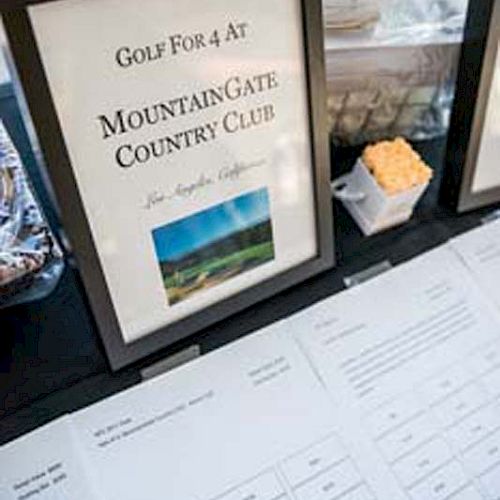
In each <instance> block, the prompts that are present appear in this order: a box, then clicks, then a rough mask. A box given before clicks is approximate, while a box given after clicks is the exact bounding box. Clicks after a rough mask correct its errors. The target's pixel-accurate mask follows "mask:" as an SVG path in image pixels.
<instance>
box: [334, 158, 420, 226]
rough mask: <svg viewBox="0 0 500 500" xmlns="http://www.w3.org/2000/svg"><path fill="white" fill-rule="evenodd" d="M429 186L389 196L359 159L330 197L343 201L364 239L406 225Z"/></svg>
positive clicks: (340, 178) (338, 181)
mask: <svg viewBox="0 0 500 500" xmlns="http://www.w3.org/2000/svg"><path fill="white" fill-rule="evenodd" d="M428 185H429V183H426V184H422V185H421V186H416V187H414V188H413V189H410V190H408V191H404V192H403V193H398V194H395V195H388V194H387V193H386V192H385V191H384V190H383V189H382V188H381V187H380V186H379V184H378V183H377V181H376V180H375V178H374V177H373V175H372V174H371V173H370V171H369V170H368V168H367V167H366V165H365V164H364V162H363V161H362V160H361V159H360V160H358V162H357V163H356V165H355V166H354V169H353V170H352V172H351V173H350V174H347V175H344V176H342V177H339V178H338V179H337V180H336V181H334V182H333V184H332V194H333V195H334V196H335V197H336V198H337V199H339V200H341V201H342V203H343V204H344V206H345V208H346V209H347V211H348V212H349V213H350V214H351V216H352V218H353V219H354V220H355V221H356V223H357V224H358V226H359V227H360V228H361V230H362V231H363V233H364V234H365V235H366V236H370V235H372V234H375V233H378V232H380V231H383V230H385V229H389V228H391V227H394V226H397V225H399V224H403V223H404V222H407V221H408V220H409V219H410V218H411V216H412V215H413V210H414V208H415V205H416V204H417V203H418V201H419V199H420V198H421V197H422V195H423V194H424V192H425V190H426V189H427V187H428Z"/></svg>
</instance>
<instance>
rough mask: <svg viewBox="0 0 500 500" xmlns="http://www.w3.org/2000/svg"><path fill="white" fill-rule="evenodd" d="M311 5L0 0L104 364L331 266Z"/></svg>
mask: <svg viewBox="0 0 500 500" xmlns="http://www.w3.org/2000/svg"><path fill="white" fill-rule="evenodd" d="M320 4H321V2H320V0H314V1H311V0H272V1H270V0H253V1H251V2H248V1H241V0H237V1H235V0H210V1H208V2H202V3H200V2H199V1H198V0H183V1H182V2H180V1H174V0H52V1H31V2H30V1H16V0H13V1H9V0H7V1H5V0H4V1H3V4H2V7H0V8H1V9H2V10H3V16H4V23H5V26H6V30H7V34H8V38H9V42H10V47H11V51H12V54H13V58H14V61H15V62H16V66H17V69H18V73H19V76H20V80H21V82H22V84H23V88H24V91H25V94H26V99H27V101H28V104H29V107H30V111H31V114H32V118H33V121H34V124H35V127H36V129H37V132H38V134H39V138H40V142H41V144H42V148H43V150H44V154H45V156H46V160H47V164H48V169H49V174H50V177H51V179H52V182H53V184H54V187H55V191H56V195H57V198H58V203H59V205H60V209H61V214H62V218H63V222H64V224H65V227H66V230H67V232H68V235H69V237H70V240H71V242H72V244H73V247H74V252H75V254H76V257H77V260H78V263H79V267H80V271H81V274H82V278H83V282H84V284H85V287H86V290H87V293H88V296H89V300H90V303H91V305H92V308H93V311H94V314H95V317H96V320H97V323H98V326H99V329H100V333H101V335H102V338H103V340H104V345H105V348H106V351H107V354H108V357H109V359H110V362H111V365H112V367H113V368H115V369H118V368H120V367H123V366H124V365H126V364H129V363H132V362H134V361H136V360H138V359H140V358H143V357H145V356H147V355H148V354H151V353H153V352H155V351H157V350H159V349H161V348H163V347H166V346H169V345H171V344H173V343H175V342H177V341H179V340H180V339H182V338H185V337H186V336H189V335H191V334H193V333H195V332H196V331H199V330H201V329H203V328H206V327H207V326H209V325H211V324H213V323H215V322H217V321H220V320H221V319H223V318H225V317H227V316H229V315H231V314H233V313H235V312H236V311H239V310H242V309H243V308H246V307H248V306H249V305H251V304H254V303H256V302H258V301H260V300H263V299H265V298H268V297H270V296H271V295H273V294H275V293H277V292H279V291H281V290H284V289H285V288H287V287H290V286H292V285H294V284H296V283H298V282H299V281H302V280H304V279H307V278H308V277H310V276H312V275H314V274H317V273H319V272H321V271H323V270H325V269H327V268H329V267H331V266H332V265H333V234H332V232H333V230H332V219H331V217H332V216H331V213H332V212H331V202H330V191H329V180H330V168H329V152H328V134H327V127H326V119H325V88H324V86H325V74H324V66H323V64H324V62H323V52H322V50H323V49H322V46H323V38H322V18H321V5H320Z"/></svg>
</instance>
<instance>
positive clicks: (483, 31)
mask: <svg viewBox="0 0 500 500" xmlns="http://www.w3.org/2000/svg"><path fill="white" fill-rule="evenodd" d="M499 159H500V0H485V1H483V2H474V1H471V2H470V3H469V15H468V22H467V27H466V32H465V42H464V46H463V50H462V58H461V62H460V69H459V75H458V82H457V91H456V97H455V104H454V111H453V115H452V120H451V127H450V134H449V139H448V151H447V158H446V170H445V177H444V180H443V185H442V198H443V199H444V200H445V202H447V203H448V204H451V205H452V206H453V207H454V208H456V209H457V210H458V211H460V212H464V211H467V210H472V209H475V208H479V207H482V206H485V205H489V204H492V203H495V202H500V165H499Z"/></svg>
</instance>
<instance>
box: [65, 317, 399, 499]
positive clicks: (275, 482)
mask: <svg viewBox="0 0 500 500" xmlns="http://www.w3.org/2000/svg"><path fill="white" fill-rule="evenodd" d="M288 329H289V327H288V324H287V323H281V324H278V325H276V326H273V327H272V328H270V329H267V330H265V331H263V332H261V333H259V334H257V335H254V336H252V337H250V338H247V339H245V340H243V341H240V342H238V343H236V344H233V345H231V346H229V347H228V348H226V349H223V350H221V351H218V352H215V353H214V354H212V355H209V356H208V357H206V358H203V359H201V360H200V361H198V362H194V363H192V364H190V365H187V366H185V367H183V368H181V369H180V370H178V371H176V372H175V373H173V374H170V375H166V376H164V377H163V378H160V379H157V380H154V381H152V382H151V383H149V384H147V385H146V386H142V387H140V388H138V389H133V390H131V391H129V392H127V393H124V394H122V395H120V396H118V397H115V398H113V399H111V400H108V401H106V402H104V403H102V404H99V405H97V406H94V407H92V408H89V409H87V410H85V411H83V412H80V413H79V414H77V415H75V417H74V423H75V426H76V431H77V433H78V434H79V436H80V438H81V445H82V447H83V449H84V451H85V453H86V454H87V456H88V458H89V461H90V462H91V463H92V464H93V466H94V471H95V481H96V482H97V484H98V487H99V489H100V490H101V491H102V492H103V494H104V495H105V496H106V499H108V500H118V499H119V500H137V499H139V498H140V499H141V500H152V499H157V498H160V495H161V498H168V499H178V500H190V499H197V500H215V499H217V500H245V499H252V500H276V499H290V500H292V499H293V500H313V499H314V500H323V499H324V500H328V499H332V498H337V497H340V496H342V498H345V499H347V500H349V499H365V500H370V499H374V498H375V496H374V494H373V492H372V489H371V485H370V482H371V480H370V478H369V476H370V473H368V475H367V474H365V473H364V472H362V471H361V469H360V467H359V463H358V459H357V457H355V456H353V453H352V451H351V450H349V449H348V448H347V447H346V444H345V442H344V439H343V437H342V436H340V435H339V433H338V432H336V426H335V413H334V411H333V407H332V405H331V403H330V401H329V398H328V396H327V394H326V393H325V391H324V389H323V387H322V386H321V384H320V383H319V382H318V380H317V378H316V377H315V375H314V373H313V371H312V370H311V369H310V366H309V364H308V362H307V359H306V357H305V356H304V355H303V354H302V352H301V351H300V349H299V347H298V345H297V344H296V343H295V342H294V341H293V339H292V337H291V336H290V335H289V333H288ZM376 470H377V467H375V468H374V470H373V471H372V472H373V473H375V474H376ZM378 472H379V473H381V474H382V475H383V472H381V471H378ZM386 479H387V481H388V483H389V486H388V491H391V485H392V491H393V492H395V491H396V490H397V485H396V484H395V482H392V480H391V478H390V477H387V478H386ZM391 498H397V496H396V497H394V496H391Z"/></svg>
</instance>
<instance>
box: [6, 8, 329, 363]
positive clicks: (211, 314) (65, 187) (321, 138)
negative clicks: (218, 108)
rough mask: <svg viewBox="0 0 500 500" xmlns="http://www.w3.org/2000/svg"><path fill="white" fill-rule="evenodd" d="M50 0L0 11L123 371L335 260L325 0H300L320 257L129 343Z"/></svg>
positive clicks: (107, 342)
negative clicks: (52, 51)
mask: <svg viewBox="0 0 500 500" xmlns="http://www.w3.org/2000/svg"><path fill="white" fill-rule="evenodd" d="M48 1H65V0H31V1H30V0H3V1H2V5H1V6H0V12H1V13H2V16H3V19H4V25H5V29H6V32H7V37H8V40H9V44H10V50H11V52H12V55H13V59H14V62H15V65H16V68H17V72H18V75H19V79H20V82H21V84H22V86H23V89H24V93H25V96H26V100H27V103H28V107H29V110H30V113H31V117H32V120H33V122H34V125H35V129H36V130H37V133H38V136H39V140H40V143H41V147H42V151H43V154H44V156H45V160H46V163H47V165H48V167H47V168H48V171H49V172H48V173H49V177H50V179H51V182H52V184H53V186H54V190H55V193H56V197H57V201H58V204H59V207H60V211H61V217H62V222H63V224H64V227H65V230H66V232H67V234H68V236H69V239H70V241H71V244H72V247H73V249H74V252H75V257H76V259H77V262H78V266H79V269H80V273H81V277H82V281H83V283H84V286H85V289H86V292H87V295H88V298H89V302H90V304H91V307H92V310H93V313H94V316H95V319H96V323H97V326H98V328H99V331H100V335H101V337H102V340H103V343H104V347H105V350H106V353H107V356H108V359H109V362H110V364H111V367H112V369H114V370H118V369H120V368H123V367H124V366H126V365H129V364H132V363H134V362H136V361H139V360H141V359H143V358H146V357H147V356H149V355H152V354H153V353H156V352H157V351H159V350H161V349H163V348H166V347H171V346H172V345H173V344H175V343H177V342H179V341H181V340H183V339H185V338H187V337H189V336H191V335H194V334H195V333H196V332H198V331H200V330H203V329H206V328H207V327H208V326H210V325H213V324H215V323H216V322H219V321H221V320H222V319H224V318H227V317H228V316H230V315H233V314H234V313H237V312H239V311H241V310H243V309H245V308H247V307H249V306H251V305H254V304H256V303H258V302H260V301H262V300H264V299H267V298H269V297H271V296H273V295H275V294H277V293H279V292H281V291H283V290H285V289H287V288H289V287H292V286H294V285H296V284H298V283H299V282H302V281H304V280H307V279H308V278H310V277H312V276H314V275H316V274H318V273H321V272H323V271H325V270H327V269H329V268H331V267H333V266H334V264H335V263H334V239H333V218H332V204H331V195H330V156H329V145H328V130H327V120H326V105H325V103H326V89H325V86H326V85H325V82H326V78H325V67H324V54H323V28H322V25H323V24H322V10H321V0H296V1H297V2H299V4H300V6H301V9H302V26H303V39H304V49H305V54H304V61H305V73H306V75H307V97H308V103H309V127H310V137H311V144H312V147H311V160H312V161H311V163H312V165H313V170H314V172H313V178H314V191H315V207H314V208H315V214H316V227H317V238H318V241H317V248H318V254H317V256H316V257H315V258H313V259H311V260H309V261H307V262H304V263H303V264H301V265H299V266H297V267H295V268H293V269H291V270H289V271H287V272H284V273H281V274H278V275H277V276H275V277H273V278H271V279H269V280H267V281H264V282H261V283H260V284H258V285H256V286H253V287H252V288H249V289H245V290H243V291H241V292H239V293H238V294H237V295H234V296H232V297H230V298H228V299H226V300H223V301H222V302H219V303H217V304H215V305H213V306H209V307H207V308H206V309H203V310H201V311H199V312H197V313H194V314H193V315H191V316H189V317H187V318H185V319H182V320H180V321H178V322H176V323H173V324H170V325H168V326H166V327H164V328H160V329H159V330H157V331H154V332H151V334H149V335H147V336H145V337H143V338H141V339H139V340H137V341H135V342H133V343H129V344H126V343H125V342H124V340H123V336H122V334H121V330H120V326H119V323H118V318H117V315H116V313H115V309H114V306H113V302H112V299H111V295H110V292H109V290H108V287H107V285H106V280H105V276H104V273H103V269H102V266H101V263H100V261H99V258H98V255H97V250H96V247H95V244H94V242H93V238H92V235H91V230H90V222H89V220H88V219H87V217H86V215H85V211H84V208H83V203H82V198H81V193H80V191H79V189H78V187H77V183H76V179H75V175H74V171H73V169H72V166H71V162H70V159H69V154H68V151H67V149H66V146H65V141H64V138H63V131H62V129H61V124H60V122H59V119H58V116H57V112H56V108H55V104H54V101H53V99H52V96H51V90H50V87H49V84H48V80H47V76H46V74H45V71H44V68H43V65H42V61H41V56H40V54H39V52H38V48H37V45H36V42H35V38H34V33H33V29H32V26H31V23H30V19H29V16H28V12H27V8H28V7H29V6H30V5H34V4H39V3H46V2H48Z"/></svg>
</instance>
